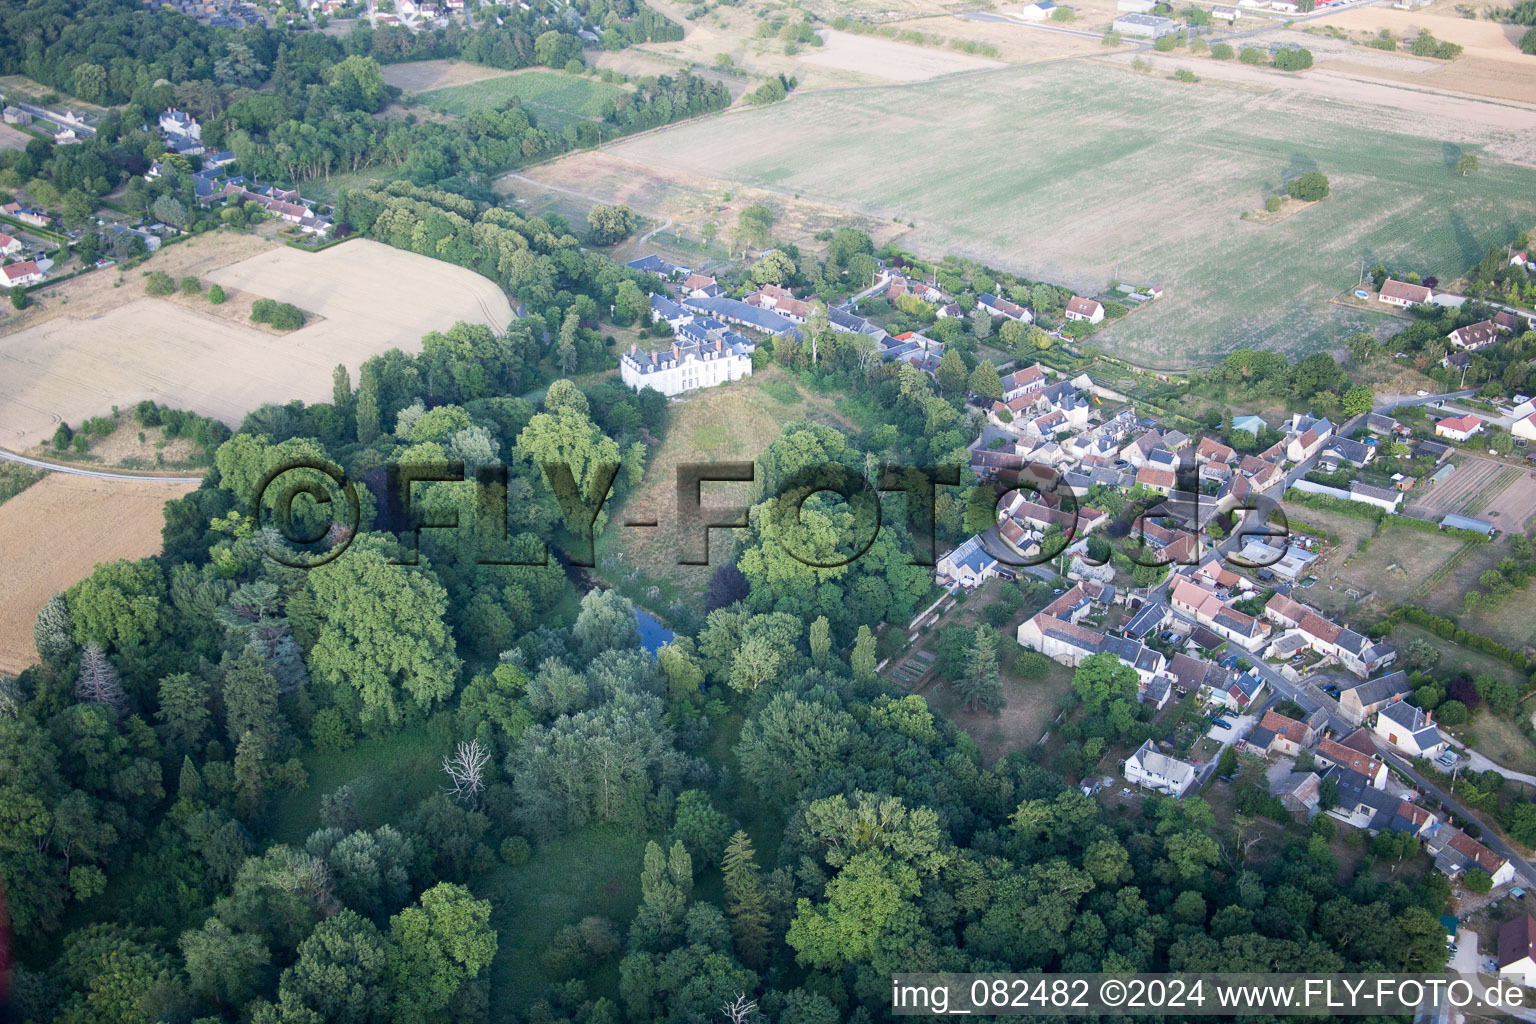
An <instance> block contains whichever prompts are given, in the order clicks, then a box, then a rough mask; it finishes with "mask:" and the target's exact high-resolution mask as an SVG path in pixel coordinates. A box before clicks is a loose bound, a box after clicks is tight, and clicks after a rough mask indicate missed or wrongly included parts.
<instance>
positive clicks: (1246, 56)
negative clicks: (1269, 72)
mask: <svg viewBox="0 0 1536 1024" xmlns="http://www.w3.org/2000/svg"><path fill="white" fill-rule="evenodd" d="M1237 59H1238V60H1240V61H1242V62H1243V63H1244V64H1263V63H1264V51H1263V50H1261V49H1259V48H1258V47H1257V46H1245V47H1243V52H1242V53H1240V54H1238V57H1237Z"/></svg>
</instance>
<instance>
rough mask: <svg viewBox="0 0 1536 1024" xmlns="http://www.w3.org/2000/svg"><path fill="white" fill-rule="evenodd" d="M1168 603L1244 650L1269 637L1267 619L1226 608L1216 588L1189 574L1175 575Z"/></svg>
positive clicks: (1263, 641)
mask: <svg viewBox="0 0 1536 1024" xmlns="http://www.w3.org/2000/svg"><path fill="white" fill-rule="evenodd" d="M1169 603H1170V604H1172V605H1173V607H1174V608H1176V609H1178V610H1179V611H1181V612H1184V613H1185V614H1186V615H1189V616H1191V617H1192V618H1194V619H1195V621H1197V622H1199V623H1200V624H1201V625H1204V626H1208V627H1209V628H1210V629H1212V630H1214V631H1215V632H1216V633H1217V634H1218V635H1220V636H1222V637H1225V638H1226V639H1227V640H1230V641H1231V642H1232V643H1235V644H1237V645H1238V646H1239V647H1241V648H1243V649H1244V650H1247V651H1255V650H1258V649H1259V648H1260V647H1263V646H1264V644H1265V642H1266V641H1267V639H1268V637H1269V630H1270V628H1269V624H1268V623H1266V622H1262V621H1260V620H1258V619H1255V618H1254V617H1253V616H1252V615H1245V614H1243V613H1242V612H1240V611H1238V610H1237V609H1235V608H1229V607H1228V606H1227V604H1226V602H1225V601H1223V600H1222V599H1221V598H1220V597H1219V596H1217V594H1216V590H1215V588H1213V587H1210V586H1202V585H1200V584H1199V583H1197V582H1195V581H1194V580H1192V579H1189V578H1188V577H1184V576H1178V577H1176V578H1175V580H1174V585H1173V587H1172V589H1171V591H1170V597H1169Z"/></svg>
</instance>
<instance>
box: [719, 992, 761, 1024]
mask: <svg viewBox="0 0 1536 1024" xmlns="http://www.w3.org/2000/svg"><path fill="white" fill-rule="evenodd" d="M720 1012H721V1013H723V1014H725V1019H726V1021H727V1024H744V1022H745V1021H747V1020H750V1019H751V1018H752V1017H754V1016H756V1015H757V1003H756V1002H755V1001H753V1000H751V999H748V998H747V996H746V993H744V992H743V993H742V994H741V995H738V996H737V997H736V1000H735V1002H730V1003H726V1004H725V1005H724V1006H722V1007H720Z"/></svg>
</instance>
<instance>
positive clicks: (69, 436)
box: [53, 421, 75, 452]
mask: <svg viewBox="0 0 1536 1024" xmlns="http://www.w3.org/2000/svg"><path fill="white" fill-rule="evenodd" d="M74 439H75V432H74V431H73V430H71V429H70V427H69V424H68V423H64V422H63V421H60V423H59V429H57V430H55V431H54V432H53V448H54V451H60V452H61V451H63V450H64V449H66V448H68V447H69V442H71V441H73V440H74Z"/></svg>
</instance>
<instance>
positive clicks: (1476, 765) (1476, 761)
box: [1441, 733, 1536, 786]
mask: <svg viewBox="0 0 1536 1024" xmlns="http://www.w3.org/2000/svg"><path fill="white" fill-rule="evenodd" d="M1441 735H1444V733H1442V734H1441ZM1447 738H1448V739H1450V742H1451V746H1453V747H1455V748H1456V749H1457V750H1459V751H1461V752H1462V753H1463V754H1465V755H1467V759H1468V760H1469V761H1470V762H1471V768H1472V770H1473V771H1475V772H1487V771H1494V772H1498V773H1499V774H1500V775H1502V776H1504V777H1505V778H1506V779H1509V780H1510V781H1511V782H1523V783H1525V784H1526V785H1528V786H1536V775H1527V774H1526V773H1525V772H1517V771H1515V770H1514V769H1513V768H1505V767H1504V766H1503V765H1501V764H1495V763H1494V762H1493V761H1491V760H1489V759H1488V758H1487V757H1486V756H1484V755H1483V754H1480V753H1478V752H1477V751H1476V750H1473V749H1472V748H1470V747H1467V746H1464V745H1463V744H1461V743H1459V742H1457V741H1456V740H1455V739H1454V738H1452V737H1447Z"/></svg>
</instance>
